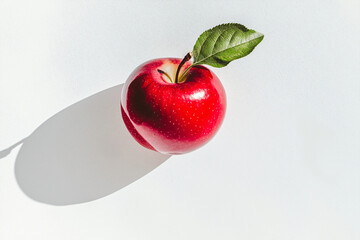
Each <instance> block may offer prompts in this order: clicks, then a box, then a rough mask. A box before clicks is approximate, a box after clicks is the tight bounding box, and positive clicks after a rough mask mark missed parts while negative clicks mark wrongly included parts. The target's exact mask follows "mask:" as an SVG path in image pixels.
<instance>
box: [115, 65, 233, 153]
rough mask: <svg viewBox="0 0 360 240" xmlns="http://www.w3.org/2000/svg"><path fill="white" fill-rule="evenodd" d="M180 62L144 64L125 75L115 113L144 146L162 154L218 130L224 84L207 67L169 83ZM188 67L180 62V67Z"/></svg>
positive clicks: (186, 148)
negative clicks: (181, 65)
mask: <svg viewBox="0 0 360 240" xmlns="http://www.w3.org/2000/svg"><path fill="white" fill-rule="evenodd" d="M180 62H181V59H179V58H162V59H154V60H151V61H148V62H145V63H144V64H142V65H140V66H139V67H138V68H136V69H135V70H134V72H133V73H132V74H131V75H130V76H129V78H128V79H127V81H126V83H125V85H124V87H123V90H122V95H121V113H122V116H123V119H124V122H125V125H126V127H127V128H128V130H129V131H130V133H131V135H132V136H133V137H134V138H135V139H136V140H137V141H138V142H139V143H140V144H141V145H143V146H144V147H146V148H149V149H152V150H155V151H158V152H160V153H165V154H182V153H187V152H190V151H193V150H195V149H197V148H199V147H201V146H203V145H204V144H205V143H207V142H208V141H209V140H210V139H211V138H212V137H213V136H214V135H215V133H216V132H217V130H218V129H219V127H220V125H221V123H222V121H223V119H224V115H225V109H226V96H225V91H224V88H223V86H222V84H221V82H220V81H219V79H218V78H217V76H216V75H215V74H214V73H213V72H212V71H210V70H209V69H208V68H206V67H204V66H194V67H191V68H190V70H189V71H188V72H187V73H186V74H185V75H184V77H183V78H182V80H181V81H180V82H178V83H175V82H174V79H175V74H176V70H177V68H178V66H179V64H180ZM190 65H191V62H186V63H185V64H184V65H183V66H184V67H183V68H182V69H186V68H188V67H189V66H190ZM182 72H183V71H180V74H179V75H181V74H182Z"/></svg>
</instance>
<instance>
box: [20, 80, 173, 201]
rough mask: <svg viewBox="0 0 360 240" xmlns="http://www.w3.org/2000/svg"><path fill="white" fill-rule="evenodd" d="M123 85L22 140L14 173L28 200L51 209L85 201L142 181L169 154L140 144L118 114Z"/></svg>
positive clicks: (70, 109)
mask: <svg viewBox="0 0 360 240" xmlns="http://www.w3.org/2000/svg"><path fill="white" fill-rule="evenodd" d="M122 87H123V84H121V85H119V86H116V87H112V88H110V89H107V90H104V91H102V92H99V93H97V94H95V95H92V96H90V97H88V98H86V99H84V100H82V101H80V102H78V103H75V104H73V105H71V106H70V107H68V108H66V109H64V110H62V111H61V112H59V113H57V114H56V115H54V116H53V117H51V118H50V119H48V120H47V121H46V122H44V123H43V124H42V125H41V126H40V127H38V128H37V129H36V130H35V131H34V132H33V133H32V134H31V135H30V136H29V137H27V138H25V139H24V140H23V145H22V146H21V148H20V150H19V153H18V156H17V158H16V163H15V175H16V179H17V182H18V184H19V186H20V188H21V189H22V190H23V192H24V193H25V194H26V195H28V196H29V197H30V198H32V199H34V200H36V201H39V202H43V203H47V204H52V205H69V204H76V203H84V202H89V201H92V200H95V199H98V198H101V197H104V196H107V195H109V194H111V193H113V192H115V191H117V190H119V189H121V188H123V187H125V186H127V185H129V184H130V183H132V182H134V181H136V180H137V179H139V178H141V177H143V176H144V175H146V174H147V173H149V172H150V171H152V170H153V169H155V168H156V167H158V166H159V165H160V164H162V163H163V162H164V161H165V160H166V159H168V158H169V157H170V156H169V155H163V154H160V153H157V152H153V151H150V150H147V149H145V148H143V147H142V146H140V145H139V144H138V143H137V142H136V141H135V140H134V139H133V138H132V136H131V135H130V134H129V132H128V131H127V129H126V127H125V125H124V123H123V121H122V118H121V114H120V93H121V89H122Z"/></svg>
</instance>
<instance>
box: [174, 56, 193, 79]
mask: <svg viewBox="0 0 360 240" xmlns="http://www.w3.org/2000/svg"><path fill="white" fill-rule="evenodd" d="M191 58H192V52H188V53H187V54H186V55H185V57H184V58H183V60H181V62H180V64H179V66H178V68H177V70H176V75H175V83H178V80H179V73H180V69H181V67H182V66H183V65H184V64H185V63H186V62H187V61H189V60H190V59H191ZM183 75H184V74H182V75H181V76H183Z"/></svg>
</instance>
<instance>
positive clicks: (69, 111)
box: [0, 0, 360, 240]
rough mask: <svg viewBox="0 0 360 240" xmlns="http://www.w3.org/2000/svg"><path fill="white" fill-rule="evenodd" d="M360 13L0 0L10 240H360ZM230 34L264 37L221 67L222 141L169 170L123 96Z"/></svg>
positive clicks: (327, 4)
mask: <svg viewBox="0 0 360 240" xmlns="http://www.w3.org/2000/svg"><path fill="white" fill-rule="evenodd" d="M359 9H360V6H359V2H358V1H356V0H353V1H352V0H337V1H335V0H334V1H331V0H304V1H286V0H273V1H251V0H246V1H209V0H207V1H156V0H153V1H145V0H144V1H85V0H83V1H60V0H58V1H35V0H33V1H17V0H1V1H0V151H1V154H0V156H1V159H0V239H2V240H15V239H16V240H20V239H21V240H22V239H34V240H35V239H36V240H42V239H44V240H45V239H46V240H48V239H55V240H57V239H59V240H60V239H61V240H62V239H74V240H75V239H76V240H78V239H128V240H130V239H157V240H158V239H259V240H265V239H276V240H278V239H286V240H289V239H299V240H300V239H301V240H303V239H326V240H331V239H347V240H355V239H359V238H360V228H359V226H360V178H359V171H360V162H359V159H360V151H359V148H360V131H359V123H360V108H359V105H360V86H359V77H360V70H359V69H360V68H359V66H360V45H359V42H360V26H359V22H360V18H359V15H360V13H359ZM225 22H239V23H242V24H244V25H245V26H248V27H249V28H253V29H255V30H257V31H259V32H262V33H264V34H265V38H264V40H263V42H262V43H261V44H260V45H259V46H258V47H257V48H256V49H255V50H254V52H253V53H252V54H250V55H249V56H248V57H246V58H243V59H240V60H237V61H235V62H233V63H231V64H229V65H228V66H227V67H226V68H223V69H214V71H215V72H216V74H217V75H218V76H219V78H220V79H221V80H222V83H223V85H224V87H225V89H226V92H227V100H228V108H227V115H226V119H225V121H224V123H223V125H222V128H221V129H220V131H219V132H218V134H217V135H216V137H215V138H214V139H213V140H212V141H211V142H210V143H209V144H207V145H206V146H204V147H202V148H201V149H199V150H197V151H195V152H192V153H189V154H185V155H181V156H172V157H171V158H169V159H167V160H166V161H165V158H164V157H163V156H161V155H160V154H156V153H153V152H149V151H147V150H145V149H142V148H141V147H139V146H138V145H137V144H136V143H135V142H134V140H132V139H131V137H130V136H129V135H128V133H127V132H126V131H124V128H123V126H121V124H122V123H121V121H120V118H119V115H118V114H119V112H118V108H117V101H118V98H119V89H120V88H121V86H118V85H119V84H121V83H124V81H125V80H126V78H127V77H128V75H129V74H130V73H131V71H132V70H133V69H134V68H135V67H136V66H137V65H139V64H141V63H142V62H144V61H146V60H149V59H153V58H159V57H183V56H184V55H185V54H186V53H187V52H188V51H189V50H191V49H192V46H193V45H194V43H195V41H196V38H197V37H198V36H199V35H200V34H201V33H202V32H203V31H204V30H206V29H208V28H211V27H213V26H215V25H217V24H220V23H225ZM113 86H117V87H115V88H113V89H110V90H106V91H105V92H102V93H99V92H101V91H102V90H105V89H108V88H110V87H113ZM94 94H95V95H94ZM96 94H97V95H96ZM91 95H94V96H93V97H92V98H88V97H89V96H91ZM82 99H85V100H84V101H85V102H82V103H79V104H78V105H74V106H73V107H70V108H68V107H69V106H70V105H72V104H74V103H78V102H79V101H80V100H82ZM63 109H65V110H64V111H63V112H62V113H61V114H58V115H56V116H55V117H54V118H52V119H53V120H50V121H48V119H49V118H50V117H52V116H53V115H54V114H56V113H59V112H60V111H61V110H63ZM109 114H110V115H109ZM105 115H106V116H105ZM38 127H39V128H38ZM37 128H38V129H39V130H37V131H35V129H37ZM112 129H114V131H112ZM34 131H35V132H34ZM119 136H120V137H119ZM26 137H27V138H26ZM24 138H26V139H25V142H24V144H23V145H17V146H16V147H15V146H14V148H12V147H11V146H13V144H15V143H17V142H18V141H20V140H22V139H24ZM117 138H121V139H119V141H117ZM120 143H121V144H120ZM2 150H3V151H2ZM11 150H12V151H11ZM162 162H164V163H163V164H161V163H162ZM160 164H161V165H160ZM105 165H106V167H104V166H105ZM151 170H153V171H151ZM135 180H136V181H135ZM132 181H135V182H133V183H131V182H132Z"/></svg>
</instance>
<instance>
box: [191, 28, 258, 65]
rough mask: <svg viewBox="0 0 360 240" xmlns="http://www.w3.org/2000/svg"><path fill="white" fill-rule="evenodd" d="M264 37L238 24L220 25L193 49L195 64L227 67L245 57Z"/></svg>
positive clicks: (207, 32) (204, 34) (211, 30)
mask: <svg viewBox="0 0 360 240" xmlns="http://www.w3.org/2000/svg"><path fill="white" fill-rule="evenodd" d="M263 38H264V35H263V34H261V33H258V32H256V31H254V30H251V29H247V28H246V27H245V26H243V25H241V24H238V23H227V24H221V25H218V26H216V27H214V28H212V29H209V30H207V31H205V32H204V33H202V34H201V35H200V37H199V38H198V40H197V41H196V43H195V46H194V48H193V51H192V53H193V57H194V63H193V66H195V65H199V64H207V65H210V66H213V67H218V68H221V67H225V66H226V65H228V64H229V63H230V62H231V61H233V60H235V59H238V58H242V57H245V56H246V55H248V54H249V53H251V52H252V50H254V48H255V47H256V46H257V45H258V44H259V43H260V42H261V40H263Z"/></svg>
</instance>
